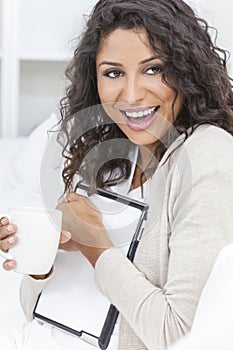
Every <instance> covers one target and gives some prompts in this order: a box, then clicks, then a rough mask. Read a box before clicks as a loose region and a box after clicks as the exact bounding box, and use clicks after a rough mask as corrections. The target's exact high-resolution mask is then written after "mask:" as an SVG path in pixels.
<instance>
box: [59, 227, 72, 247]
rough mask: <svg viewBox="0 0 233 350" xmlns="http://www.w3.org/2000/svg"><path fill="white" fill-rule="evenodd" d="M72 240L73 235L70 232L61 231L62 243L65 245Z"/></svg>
mask: <svg viewBox="0 0 233 350" xmlns="http://www.w3.org/2000/svg"><path fill="white" fill-rule="evenodd" d="M70 239H71V233H70V232H69V231H64V230H63V231H61V236H60V243H61V244H64V243H66V242H68V241H69V240H70Z"/></svg>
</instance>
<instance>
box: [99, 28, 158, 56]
mask: <svg viewBox="0 0 233 350" xmlns="http://www.w3.org/2000/svg"><path fill="white" fill-rule="evenodd" d="M152 55H154V51H153V50H152V48H151V46H150V43H149V40H148V35H147V32H146V30H145V29H143V28H142V29H137V30H136V29H121V28H118V29H116V30H114V31H113V32H111V33H110V34H108V35H107V36H106V37H105V38H103V39H102V42H101V46H100V50H99V53H98V54H97V58H96V60H97V62H98V61H100V60H102V59H111V60H113V59H115V60H116V61H119V60H121V59H127V58H128V59H130V58H132V57H133V58H134V59H135V60H143V59H145V58H147V57H150V56H152Z"/></svg>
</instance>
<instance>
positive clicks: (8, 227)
mask: <svg viewBox="0 0 233 350" xmlns="http://www.w3.org/2000/svg"><path fill="white" fill-rule="evenodd" d="M16 231H17V226H16V225H14V224H11V223H9V220H8V218H7V217H3V218H1V219H0V249H1V250H2V251H3V252H8V249H10V248H11V247H13V246H14V245H16V244H17V243H18V240H19V239H18V237H17V236H16ZM15 267H16V261H15V260H6V261H4V263H3V268H4V269H5V270H7V271H10V270H13V269H14V268H15Z"/></svg>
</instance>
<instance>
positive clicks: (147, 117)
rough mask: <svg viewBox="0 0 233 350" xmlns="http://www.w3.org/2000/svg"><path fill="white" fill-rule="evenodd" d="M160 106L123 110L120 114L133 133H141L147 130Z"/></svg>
mask: <svg viewBox="0 0 233 350" xmlns="http://www.w3.org/2000/svg"><path fill="white" fill-rule="evenodd" d="M159 108H160V106H155V107H149V108H135V109H125V110H122V111H121V113H122V114H123V117H124V119H125V122H126V125H127V126H128V127H129V128H130V129H132V130H133V131H142V130H145V129H148V128H149V127H150V126H151V125H152V124H153V122H154V120H155V119H156V116H157V112H158V110H159Z"/></svg>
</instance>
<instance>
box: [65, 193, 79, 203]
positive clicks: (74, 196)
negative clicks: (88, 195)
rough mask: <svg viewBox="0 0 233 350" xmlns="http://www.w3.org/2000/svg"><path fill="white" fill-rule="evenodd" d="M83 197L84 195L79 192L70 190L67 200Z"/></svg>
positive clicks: (76, 199)
mask: <svg viewBox="0 0 233 350" xmlns="http://www.w3.org/2000/svg"><path fill="white" fill-rule="evenodd" d="M82 197H83V196H81V195H80V194H77V193H74V192H70V193H68V195H67V196H66V201H67V202H72V201H78V200H79V199H80V198H82Z"/></svg>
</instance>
